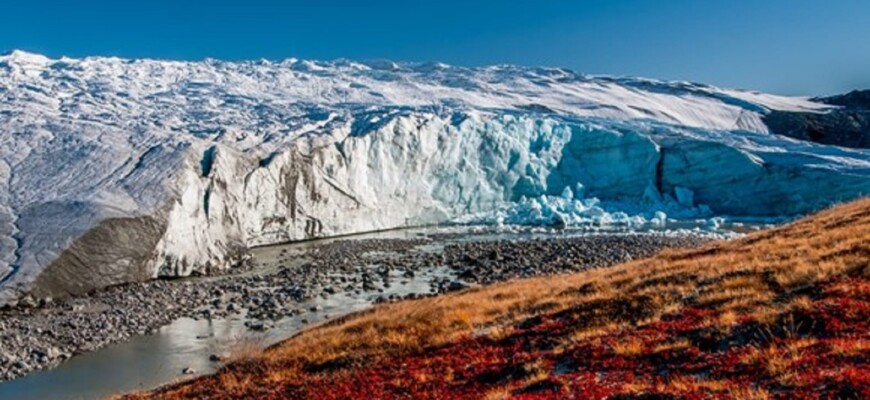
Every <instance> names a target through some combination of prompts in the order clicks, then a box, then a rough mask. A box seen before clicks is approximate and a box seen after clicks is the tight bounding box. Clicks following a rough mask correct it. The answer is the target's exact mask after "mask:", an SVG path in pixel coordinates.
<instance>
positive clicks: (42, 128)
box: [0, 51, 870, 304]
mask: <svg viewBox="0 0 870 400" xmlns="http://www.w3.org/2000/svg"><path fill="white" fill-rule="evenodd" d="M0 99H2V101H0V137H2V141H0V276H2V278H0V304H3V303H11V302H14V301H15V300H16V299H18V298H20V297H22V296H24V295H31V296H33V297H37V298H45V297H62V296H66V295H75V294H82V293H87V292H88V291H91V290H94V289H97V288H100V287H105V286H110V285H115V284H120V283H125V282H133V281H142V280H147V279H153V278H156V277H176V276H187V275H191V274H208V273H212V272H215V271H221V270H226V269H228V268H230V267H232V266H233V265H236V264H237V263H238V262H240V261H241V260H243V259H244V258H245V257H246V255H247V250H248V249H249V248H251V247H254V246H261V245H268V244H275V243H281V242H287V241H294V240H305V239H312V238H317V237H327V236H335V235H343V234H350V233H358V232H365V231H374V230H382V229H391V228H399V227H408V226H420V225H427V224H440V223H449V222H484V223H520V224H557V225H559V224H574V223H580V222H582V221H588V220H593V221H596V222H597V223H613V222H622V223H632V221H635V222H638V223H639V222H651V221H652V222H658V221H663V220H665V219H666V218H696V217H705V218H713V217H717V218H718V217H721V216H742V217H782V216H793V215H800V214H802V213H806V212H809V211H812V210H816V209H819V208H822V207H826V206H828V205H830V204H832V203H835V202H838V201H845V200H849V199H853V198H856V197H859V196H862V195H866V194H868V193H870V151H868V150H867V149H861V148H842V147H836V146H828V145H820V144H816V143H811V142H806V141H800V140H795V139H791V138H788V137H784V136H780V135H776V134H773V133H771V132H770V130H769V129H768V127H767V125H765V122H764V117H765V115H767V114H768V113H770V112H774V111H775V112H779V113H783V112H784V113H788V112H794V113H819V114H823V113H827V112H831V110H834V109H836V106H832V105H828V104H822V103H820V102H816V101H813V100H811V99H807V98H798V97H784V96H776V95H770V94H764V93H758V92H752V91H743V90H730V89H721V88H716V87H713V86H709V85H703V84H697V83H690V82H663V81H656V80H650V79H641V78H628V77H608V76H591V75H584V74H579V73H576V72H573V71H570V70H567V69H562V68H530V67H518V66H508V65H502V66H490V67H480V68H464V67H456V66H449V65H445V64H440V63H393V62H387V61H377V62H355V61H349V60H335V61H329V62H324V61H311V60H299V59H287V60H283V61H268V60H259V61H244V62H227V61H219V60H211V59H208V60H204V61H197V62H182V61H167V60H149V59H141V60H128V59H120V58H112V57H87V58H81V59H72V58H66V57H62V58H59V59H52V58H48V57H45V56H42V55H39V54H33V53H27V52H23V51H12V52H9V53H7V54H5V55H2V56H0ZM713 221H715V220H713Z"/></svg>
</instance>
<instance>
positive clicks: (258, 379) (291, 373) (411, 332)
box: [130, 199, 870, 399]
mask: <svg viewBox="0 0 870 400" xmlns="http://www.w3.org/2000/svg"><path fill="white" fill-rule="evenodd" d="M868 260H870V199H862V200H858V201H855V202H852V203H848V204H844V205H840V206H838V207H835V208H832V209H829V210H825V211H823V212H820V213H819V214H816V215H814V216H811V217H807V218H804V219H801V220H798V221H796V222H793V223H790V224H787V225H785V226H782V227H778V228H774V229H770V230H765V231H761V232H757V233H753V234H750V235H748V236H746V237H743V238H741V239H737V240H732V241H721V242H715V243H711V244H708V245H706V246H704V247H702V248H699V249H690V250H682V249H668V250H665V251H663V252H661V253H660V254H658V255H657V256H654V257H651V258H647V259H643V260H639V261H633V262H629V263H626V264H622V265H618V266H615V267H611V268H605V269H599V270H592V271H587V272H582V273H576V274H570V275H560V276H550V277H540V278H531V279H525V280H517V281H512V282H507V283H503V284H497V285H493V286H488V287H483V288H476V289H472V290H467V291H464V292H460V293H455V294H449V295H444V296H440V297H435V298H427V299H421V300H414V301H405V302H400V303H394V304H386V305H381V306H378V307H375V308H374V309H372V310H370V311H368V312H363V313H358V314H354V315H350V316H347V317H344V318H339V319H337V320H334V321H331V322H329V323H326V324H324V325H321V326H317V327H314V328H312V329H309V330H307V331H304V332H302V333H300V334H298V335H296V336H294V337H292V338H290V339H288V340H286V341H284V342H283V343H280V344H279V345H276V346H274V347H272V348H270V349H267V350H266V351H263V352H261V353H258V354H254V355H249V356H248V357H246V359H245V360H243V361H241V362H239V363H234V364H230V365H228V366H226V367H224V368H223V369H222V370H221V371H219V372H218V373H217V374H216V375H214V376H207V377H202V378H197V379H194V380H192V381H190V382H186V383H181V384H176V385H174V386H171V387H167V388H161V389H158V390H156V391H153V392H148V393H139V394H136V395H132V396H130V397H131V398H165V399H179V398H200V397H205V398H232V397H236V396H250V395H251V394H252V393H257V390H258V388H262V387H263V386H268V385H270V384H271V383H272V382H275V381H280V380H282V379H296V380H298V379H300V377H304V376H305V375H306V374H317V373H321V372H322V371H327V372H329V373H341V371H342V370H347V369H352V368H354V367H356V366H361V365H366V364H367V363H372V362H375V361H377V360H381V359H385V358H388V357H394V356H396V355H398V354H409V353H419V352H424V351H426V350H428V349H433V348H437V347H439V346H442V345H445V344H447V343H451V342H453V341H456V340H459V339H461V338H467V337H475V336H476V335H482V334H491V335H494V336H503V335H505V332H509V331H510V328H509V326H510V325H511V324H512V323H515V322H517V321H520V320H523V319H526V318H529V317H532V316H535V315H540V314H544V313H549V314H552V313H555V312H559V311H563V310H571V312H575V313H582V314H583V315H582V318H580V319H579V320H580V321H583V322H584V323H583V324H582V325H580V326H576V334H575V335H573V339H572V340H575V341H588V340H594V338H595V337H598V336H601V335H604V334H607V333H609V332H614V331H615V330H620V329H630V328H631V327H637V326H644V325H646V324H649V323H653V322H655V321H657V320H658V319H659V317H660V316H662V315H663V314H665V313H672V312H676V311H678V310H680V309H682V308H683V307H688V306H692V307H703V308H706V309H712V310H714V311H715V312H714V315H715V317H714V318H711V319H710V320H709V321H707V322H706V324H708V325H709V326H711V327H721V329H723V330H727V329H729V327H730V326H732V325H734V324H737V323H738V322H739V321H737V315H747V314H745V313H746V312H749V314H748V315H751V316H752V317H751V318H757V319H758V320H759V321H761V322H764V321H763V320H765V319H766V321H772V320H775V318H776V316H777V315H781V314H783V313H786V312H787V311H789V310H791V309H794V308H800V307H807V306H808V304H810V303H809V301H808V300H807V299H806V298H804V297H802V296H800V295H799V294H796V293H795V292H797V291H800V290H801V289H805V288H806V287H808V286H811V285H814V284H815V283H817V282H820V281H822V280H825V279H828V278H831V277H836V276H840V275H843V274H853V275H854V274H857V275H863V276H864V277H867V276H870V266H868ZM742 322H745V321H742ZM481 332H484V333H481ZM672 342H673V344H672V345H673V346H674V347H676V348H679V347H680V346H683V345H684V344H683V342H681V341H680V340H679V339H678V338H677V339H675V340H673V341H672ZM641 345H642V344H641V343H635V342H627V343H618V344H614V346H615V348H614V350H616V351H618V352H624V353H626V354H636V353H638V352H641V351H643V349H642V348H640V346H641ZM835 346H838V347H837V348H836V349H835V350H836V351H838V352H842V353H844V354H857V353H860V352H861V351H866V348H867V342H866V341H859V342H858V344H857V345H855V344H852V343H846V342H843V343H838V342H836V343H835ZM855 346H858V347H859V348H858V349H855V348H854V347H855ZM653 350H654V349H648V351H653ZM664 350H667V349H666V348H659V349H658V351H664ZM798 350H799V349H786V350H782V349H758V353H757V354H753V355H747V357H767V368H768V370H769V372H771V373H777V374H780V375H782V376H783V381H784V382H783V383H784V384H787V383H790V382H788V380H789V377H788V376H786V375H785V373H786V372H787V371H788V369H789V367H790V366H791V365H792V364H793V363H795V362H797V360H798V355H797V354H799V351H798ZM536 378H537V379H544V378H546V377H545V376H537V377H536ZM420 379H445V378H444V377H420ZM698 384H699V383H697V382H692V381H687V380H680V381H673V382H665V383H661V384H659V385H660V386H662V390H664V391H670V390H671V389H674V390H676V389H678V388H679V387H683V386H691V385H698ZM708 384H709V383H708ZM734 390H735V391H734V392H733V393H732V395H733V397H734V398H745V399H764V398H767V397H768V394H767V393H766V392H765V391H764V390H753V389H745V388H741V389H734ZM503 396H506V393H505V392H503V391H494V392H493V393H492V394H491V398H502V397H503Z"/></svg>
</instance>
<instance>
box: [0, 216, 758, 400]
mask: <svg viewBox="0 0 870 400" xmlns="http://www.w3.org/2000/svg"><path fill="white" fill-rule="evenodd" d="M678 228H680V229H684V230H685V229H693V228H697V227H695V226H692V225H691V224H688V225H682V226H679V227H678ZM742 229H743V227H741V230H742ZM635 231H636V230H635ZM422 232H423V231H422V230H403V231H392V232H385V233H379V234H376V235H366V236H363V238H365V237H381V238H383V237H390V238H411V237H417V236H419V235H421V234H422ZM588 233H589V232H584V231H573V232H560V233H557V234H558V235H582V234H588ZM596 233H600V232H596ZM611 233H614V232H611ZM684 233H685V232H684ZM552 235H554V233H552V232H549V231H546V230H544V231H540V230H538V231H523V232H515V231H506V232H495V233H492V232H489V233H483V234H481V233H479V232H478V233H476V234H473V235H469V237H472V238H473V240H492V239H505V238H507V239H514V238H520V237H523V238H533V237H545V236H552ZM328 240H329V239H328ZM450 240H454V241H456V240H459V241H461V240H469V239H466V238H463V237H462V236H461V235H460V236H458V237H454V238H453V239H450ZM321 242H322V241H321ZM318 243H319V242H306V243H297V244H289V245H282V246H272V247H266V248H261V249H255V250H254V251H253V253H254V257H255V260H256V261H257V263H258V264H259V265H260V270H261V271H262V270H263V269H266V268H274V267H275V266H276V265H277V263H276V262H275V260H277V259H278V257H279V254H285V255H286V254H288V253H289V254H292V253H303V252H304V250H305V249H307V248H311V247H312V246H317V245H318ZM442 244H443V243H435V244H434V245H426V246H423V247H421V249H420V251H437V249H438V248H439V247H440V246H441V245H442ZM450 274H451V273H450V271H449V270H448V269H447V268H445V267H433V268H432V269H430V270H425V271H421V272H420V273H418V274H416V276H415V277H414V278H411V279H394V280H393V282H395V284H394V285H392V286H390V287H389V288H385V290H384V292H383V293H374V294H362V295H357V296H355V295H353V294H352V293H344V292H341V293H337V294H335V295H332V296H330V297H328V298H325V299H324V298H315V299H313V300H311V301H309V302H308V304H306V307H307V308H311V309H312V310H317V311H312V312H309V313H305V314H304V315H300V316H295V317H287V318H284V319H281V320H279V321H276V322H275V325H274V326H273V327H272V328H271V329H269V330H267V331H265V332H257V331H252V330H250V329H248V328H247V327H245V325H244V321H245V319H244V316H243V315H238V316H235V317H233V318H227V319H215V320H193V319H189V318H182V319H178V320H176V321H174V322H172V323H171V324H169V325H167V326H164V327H162V328H160V329H159V330H158V332H157V333H155V334H152V335H146V336H138V337H134V338H132V339H130V340H128V341H125V342H122V343H117V344H114V345H110V346H107V347H105V348H103V349H100V350H97V351H95V352H91V353H87V354H83V355H79V356H75V357H73V358H71V359H70V360H68V361H66V362H64V363H63V364H61V365H60V366H58V367H57V368H54V369H51V370H45V371H37V372H34V373H32V374H30V375H27V376H25V377H23V378H20V379H16V380H13V381H9V382H4V383H0V399H3V400H5V399H15V400H46V399H57V400H64V399H71V400H79V399H99V398H106V397H109V396H112V395H118V394H122V393H129V392H131V391H135V390H142V389H151V388H154V387H157V386H160V385H165V384H167V383H171V382H174V381H177V380H180V379H187V378H190V377H192V376H196V375H200V374H208V373H212V372H214V371H215V369H216V368H217V367H218V366H219V364H218V363H215V362H212V361H210V360H209V357H210V356H211V355H213V354H218V355H226V354H231V353H233V352H235V351H238V350H239V348H240V347H242V346H245V347H250V346H253V347H265V346H268V345H270V344H273V343H275V342H277V341H280V340H282V339H285V338H287V337H289V336H291V335H293V334H295V333H297V332H299V331H300V330H302V329H303V328H306V327H308V326H310V325H311V324H314V323H317V322H319V321H322V320H325V319H327V318H330V317H336V316H340V315H346V314H348V313H352V312H355V311H360V310H364V309H366V308H368V307H370V306H371V305H372V304H373V302H374V300H375V299H376V298H378V297H380V296H389V295H391V294H396V295H400V296H401V295H406V294H410V293H419V294H422V293H428V292H429V289H430V282H431V281H432V280H433V279H435V278H442V277H445V276H449V275H450ZM303 319H304V321H303ZM185 369H192V370H193V371H195V372H194V373H192V374H183V373H182V371H183V370H185Z"/></svg>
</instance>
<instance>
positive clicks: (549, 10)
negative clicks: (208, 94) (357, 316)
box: [0, 0, 870, 94]
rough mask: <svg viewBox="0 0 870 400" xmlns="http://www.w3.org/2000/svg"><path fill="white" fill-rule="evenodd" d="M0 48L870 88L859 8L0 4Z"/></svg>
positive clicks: (646, 2)
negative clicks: (539, 69) (519, 68)
mask: <svg viewBox="0 0 870 400" xmlns="http://www.w3.org/2000/svg"><path fill="white" fill-rule="evenodd" d="M2 2H3V4H2V5H0V10H2V14H3V15H2V17H0V51H3V50H10V49H15V48H18V49H24V50H28V51H35V52H40V53H44V54H47V55H49V56H61V55H67V56H72V57H81V56H87V55H115V56H121V57H151V58H171V59H188V60H197V59H202V58H205V57H213V58H221V59H257V58H267V59H283V58H287V57H291V56H293V57H299V58H314V59H335V58H342V57H343V58H351V59H381V58H388V59H393V60H408V61H443V62H447V63H450V64H458V65H466V66H477V65H485V64H500V63H514V64H523V65H547V66H561V67H568V68H571V69H574V70H577V71H580V72H587V73H596V74H613V75H638V76H646V77H653V78H663V79H685V80H693V81H700V82H706V83H713V84H718V85H722V86H727V87H738V88H750V89H759V90H766V91H772V92H776V93H783V94H829V93H836V92H841V91H845V90H848V89H852V88H859V87H864V88H866V87H870V1H868V0H825V1H823V0H754V1H751V0H719V1H714V0H695V1H690V0H574V1H557V0H553V1H547V0H528V1H489V0H484V1H474V0H464V1H455V0H441V1H432V0H430V1H414V0H408V1H392V0H372V1H350V0H320V1H317V0H297V1H293V0H287V1H269V0H242V1H229V0H210V1H199V0H174V1H164V0H151V1H138V0H112V1H104V0H79V1H39V0H2Z"/></svg>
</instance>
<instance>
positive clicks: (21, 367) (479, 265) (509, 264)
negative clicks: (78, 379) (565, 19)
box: [0, 234, 706, 380]
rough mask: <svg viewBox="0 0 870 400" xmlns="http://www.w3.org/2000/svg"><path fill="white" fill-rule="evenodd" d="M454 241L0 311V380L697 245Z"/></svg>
mask: <svg viewBox="0 0 870 400" xmlns="http://www.w3.org/2000/svg"><path fill="white" fill-rule="evenodd" d="M468 239H469V238H468V237H463V236H462V235H450V234H447V235H444V234H435V235H430V236H426V235H420V236H419V237H417V238H413V239H359V240H339V241H332V242H327V243H324V244H318V245H314V246H311V245H308V246H305V248H303V249H302V250H298V249H297V250H294V249H293V248H292V247H290V246H286V248H283V249H282V250H276V251H277V252H278V255H277V256H276V257H273V259H271V260H268V262H263V263H260V262H259V261H260V260H256V259H254V260H249V261H248V262H247V263H245V264H244V265H240V266H239V268H236V269H234V270H233V271H232V273H231V274H227V275H222V276H209V277H194V278H188V279H179V280H155V281H149V282H144V283H135V284H127V285H122V286H116V287H112V288H109V289H106V290H102V291H98V292H95V293H92V294H90V295H89V296H84V297H77V298H69V299H64V300H55V301H47V302H46V301H42V302H41V304H34V302H32V301H31V302H28V301H23V302H21V303H22V304H20V305H18V306H16V307H14V308H7V309H4V310H2V311H0V380H11V379H15V378H18V377H21V376H23V375H26V374H27V373H30V372H32V371H35V370H39V369H45V368H51V367H54V366H57V365H58V364H60V363H61V362H63V361H64V360H66V359H69V358H70V357H73V356H74V355H76V354H82V353H86V352H91V351H94V350H97V349H99V348H102V347H104V346H107V345H109V344H112V343H116V342H121V341H124V340H126V339H128V338H131V337H133V336H135V335H147V334H152V333H154V332H155V331H156V330H157V329H158V328H159V327H161V326H163V325H166V324H169V323H170V322H172V321H173V320H175V319H177V318H182V317H189V318H194V319H204V318H213V319H218V318H226V317H229V316H236V315H237V316H238V317H241V318H245V320H246V322H245V325H246V326H247V327H248V328H249V329H252V330H266V329H269V327H270V325H271V324H272V322H273V321H275V320H278V319H281V318H283V317H286V316H298V315H304V314H305V313H308V312H310V311H311V310H308V309H307V308H306V307H305V305H304V304H303V303H304V302H305V301H306V300H310V299H312V298H315V297H317V296H320V297H323V298H328V297H329V296H333V295H335V294H337V293H342V292H343V293H345V294H346V295H348V294H351V295H355V296H369V297H372V298H373V299H374V301H373V302H375V303H377V302H385V301H396V300H400V298H398V297H397V296H395V295H393V296H391V297H387V296H382V295H378V293H379V292H382V291H383V290H384V288H386V287H389V286H390V285H391V284H394V282H396V280H411V279H414V277H415V276H418V275H419V274H420V273H421V272H422V271H426V270H430V269H432V268H444V269H445V271H448V273H445V274H443V275H440V276H436V277H430V278H428V279H430V281H429V291H428V292H426V293H411V294H408V295H406V296H404V297H405V298H414V297H421V296H431V295H437V294H439V293H444V292H448V291H453V290H461V289H465V288H468V287H470V286H474V285H480V284H484V285H485V284H491V283H496V282H500V281H505V280H509V279H514V278H522V277H530V276H536V275H547V274H556V273H562V272H576V271H580V270H583V269H588V268H595V267H603V266H607V265H612V264H616V263H620V262H625V261H628V260H631V259H635V258H639V257H645V256H649V255H652V254H654V253H656V252H658V251H660V250H661V249H663V248H665V247H685V246H697V245H699V244H701V243H703V242H704V241H705V240H706V239H703V238H699V237H692V236H683V237H673V236H665V235H655V234H640V235H595V236H578V237H546V238H537V239H527V240H505V239H500V240H494V239H487V240H483V238H482V237H481V238H477V239H475V238H474V237H472V238H471V240H468Z"/></svg>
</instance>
